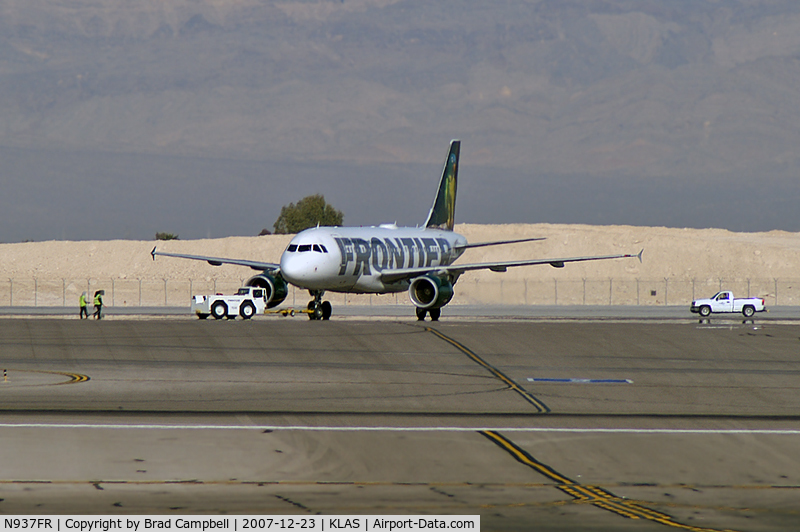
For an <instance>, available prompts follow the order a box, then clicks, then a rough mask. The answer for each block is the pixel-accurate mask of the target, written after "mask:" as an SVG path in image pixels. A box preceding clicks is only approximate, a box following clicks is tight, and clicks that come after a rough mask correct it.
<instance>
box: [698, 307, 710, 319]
mask: <svg viewBox="0 0 800 532" xmlns="http://www.w3.org/2000/svg"><path fill="white" fill-rule="evenodd" d="M700 315H701V316H703V317H704V318H707V317H709V316H710V315H711V307H709V306H708V305H703V306H702V307H700Z"/></svg>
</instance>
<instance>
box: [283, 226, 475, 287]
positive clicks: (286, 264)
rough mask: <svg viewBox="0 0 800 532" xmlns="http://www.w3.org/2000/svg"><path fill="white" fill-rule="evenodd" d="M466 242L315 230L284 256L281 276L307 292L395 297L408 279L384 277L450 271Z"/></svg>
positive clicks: (411, 231) (429, 234)
mask: <svg viewBox="0 0 800 532" xmlns="http://www.w3.org/2000/svg"><path fill="white" fill-rule="evenodd" d="M466 244H467V239H466V238H465V237H464V236H462V235H459V234H458V233H454V232H452V231H446V230H439V229H426V228H412V227H397V226H394V225H382V226H379V227H316V228H313V229H306V230H305V231H302V232H300V233H298V234H297V236H295V237H294V238H293V239H292V240H291V242H290V243H289V245H288V246H287V248H286V251H284V253H283V255H281V275H282V276H283V278H284V279H286V280H287V281H288V282H290V283H291V284H293V285H295V286H298V287H301V288H305V289H308V290H325V291H331V292H356V293H386V292H389V293H393V292H402V291H404V290H407V289H408V286H409V282H410V280H409V279H403V280H399V281H393V282H384V281H382V280H381V272H383V271H386V270H399V269H408V268H430V267H436V266H449V265H450V264H452V263H453V261H455V260H456V259H457V258H458V257H460V256H461V254H462V253H463V248H462V246H464V245H466Z"/></svg>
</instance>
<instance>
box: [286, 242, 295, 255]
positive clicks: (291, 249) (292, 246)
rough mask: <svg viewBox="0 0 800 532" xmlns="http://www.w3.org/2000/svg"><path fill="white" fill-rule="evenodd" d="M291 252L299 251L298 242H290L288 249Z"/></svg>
mask: <svg viewBox="0 0 800 532" xmlns="http://www.w3.org/2000/svg"><path fill="white" fill-rule="evenodd" d="M286 251H288V252H289V253H294V252H295V251H297V244H289V247H288V248H287V249H286Z"/></svg>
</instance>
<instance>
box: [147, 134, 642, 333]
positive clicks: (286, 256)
mask: <svg viewBox="0 0 800 532" xmlns="http://www.w3.org/2000/svg"><path fill="white" fill-rule="evenodd" d="M460 149H461V141H459V140H454V141H452V142H451V143H450V151H449V152H448V154H447V159H446V160H445V163H444V170H443V171H442V178H441V181H439V190H438V191H437V193H436V199H435V200H434V201H433V206H432V207H431V210H430V213H429V214H428V219H427V220H426V221H425V224H424V225H423V226H422V227H397V226H396V225H394V224H389V225H380V226H378V227H314V228H312V229H306V230H305V231H301V232H300V233H298V234H297V235H296V236H295V237H294V238H293V239H292V240H291V242H289V245H288V246H287V248H286V250H285V251H284V252H283V254H282V255H281V260H280V264H273V263H269V262H257V261H252V260H240V259H224V258H219V257H204V256H200V255H184V254H180V253H165V252H161V251H156V249H155V248H153V251H152V252H151V254H152V255H153V259H154V260H155V257H156V255H163V256H165V257H179V258H184V259H193V260H204V261H207V262H208V263H209V264H211V265H213V266H219V265H221V264H237V265H239V266H247V267H249V268H252V269H254V270H258V271H260V272H261V273H259V274H258V275H255V276H254V277H252V278H250V279H249V280H248V281H247V283H246V284H247V286H258V287H262V288H264V289H265V291H266V293H267V296H266V297H267V302H268V303H267V306H268V307H269V308H272V307H275V306H277V305H280V304H281V303H282V302H283V300H284V299H285V298H286V295H287V293H288V284H292V285H294V286H296V287H298V288H302V289H304V290H308V292H309V294H310V295H311V297H313V299H312V300H311V301H309V303H308V310H309V311H310V312H309V317H310V318H311V319H312V320H319V319H323V320H327V319H330V317H331V312H332V308H331V304H330V302H329V301H324V300H323V299H322V298H323V296H324V295H325V292H344V293H357V294H390V293H395V292H402V291H405V290H408V294H409V297H410V298H411V301H412V302H413V303H414V305H415V306H416V310H417V318H418V319H420V320H424V319H425V316H426V315H430V318H431V320H433V321H436V320H438V319H439V315H440V314H441V309H442V307H444V306H445V305H447V303H449V302H450V300H451V299H452V298H453V287H454V285H455V284H456V282H457V281H458V278H459V277H460V276H461V274H463V273H464V272H468V271H471V270H492V271H495V272H504V271H506V270H507V269H508V268H512V267H515V266H531V265H534V264H549V265H550V266H553V267H555V268H563V267H564V264H566V263H567V262H583V261H590V260H605V259H623V258H631V257H636V258H638V259H639V260H640V261H641V260H642V252H641V251H640V252H639V254H638V255H606V256H596V257H572V258H563V259H530V260H516V261H508V262H484V263H478V264H454V263H455V262H456V260H457V259H458V258H459V257H460V256H461V255H462V254H463V253H464V251H466V250H467V249H469V248H477V247H484V246H495V245H500V244H514V243H519V242H531V241H533V240H543V239H542V238H524V239H519V240H502V241H496V242H480V243H475V244H469V243H467V239H466V238H464V237H463V236H462V235H459V234H458V233H454V232H453V224H454V221H455V208H456V183H457V178H458V158H459V152H460Z"/></svg>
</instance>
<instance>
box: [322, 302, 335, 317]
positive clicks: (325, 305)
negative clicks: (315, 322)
mask: <svg viewBox="0 0 800 532" xmlns="http://www.w3.org/2000/svg"><path fill="white" fill-rule="evenodd" d="M331 314H333V307H332V306H331V302H330V301H323V302H322V319H323V320H329V319H331Z"/></svg>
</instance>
